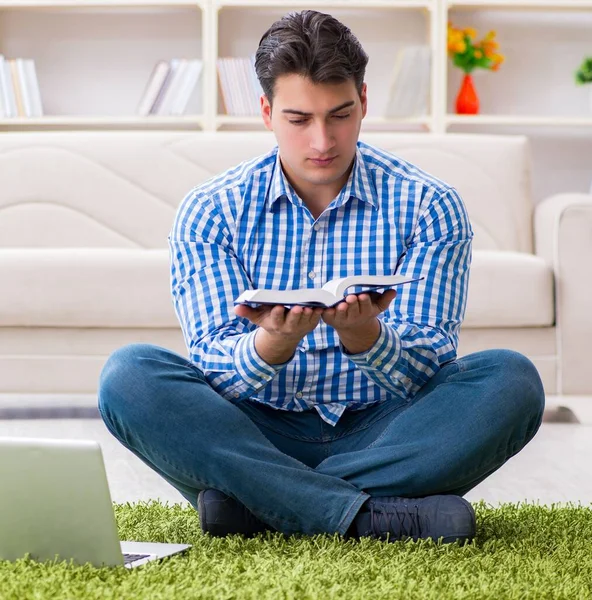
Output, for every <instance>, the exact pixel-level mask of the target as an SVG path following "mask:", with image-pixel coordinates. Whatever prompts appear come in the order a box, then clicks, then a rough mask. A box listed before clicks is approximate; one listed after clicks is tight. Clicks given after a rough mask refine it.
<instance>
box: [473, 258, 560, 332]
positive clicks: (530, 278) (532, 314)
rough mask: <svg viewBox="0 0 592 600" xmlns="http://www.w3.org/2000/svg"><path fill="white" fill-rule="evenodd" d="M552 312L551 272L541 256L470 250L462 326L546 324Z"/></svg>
mask: <svg viewBox="0 0 592 600" xmlns="http://www.w3.org/2000/svg"><path fill="white" fill-rule="evenodd" d="M554 313H555V308H554V278H553V271H552V270H551V268H550V267H549V265H548V264H547V263H546V262H545V261H544V260H543V259H542V258H540V257H538V256H534V255H532V254H526V253H522V252H498V251H490V250H475V251H474V252H473V261H472V266H471V276H470V278H469V292H468V298H467V312H466V316H465V321H464V327H545V326H550V325H553V324H554V321H555V317H554Z"/></svg>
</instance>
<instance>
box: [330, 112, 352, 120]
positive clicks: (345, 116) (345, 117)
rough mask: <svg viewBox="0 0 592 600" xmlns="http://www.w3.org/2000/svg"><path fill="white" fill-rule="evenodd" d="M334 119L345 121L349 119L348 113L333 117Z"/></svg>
mask: <svg viewBox="0 0 592 600" xmlns="http://www.w3.org/2000/svg"><path fill="white" fill-rule="evenodd" d="M333 116H334V117H335V118H336V119H347V118H349V113H348V114H347V115H333Z"/></svg>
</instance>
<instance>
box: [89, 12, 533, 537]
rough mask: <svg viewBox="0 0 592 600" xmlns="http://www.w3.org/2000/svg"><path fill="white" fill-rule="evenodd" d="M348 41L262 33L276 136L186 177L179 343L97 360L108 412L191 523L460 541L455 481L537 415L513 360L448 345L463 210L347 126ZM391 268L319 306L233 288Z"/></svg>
mask: <svg viewBox="0 0 592 600" xmlns="http://www.w3.org/2000/svg"><path fill="white" fill-rule="evenodd" d="M367 60H368V58H367V56H366V54H365V53H364V51H363V49H362V48H361V46H360V44H359V42H358V41H357V39H356V38H355V37H354V36H353V34H352V33H351V31H350V30H349V29H347V28H346V27H345V26H344V25H342V24H341V23H340V22H338V21H337V20H335V19H334V18H332V17H331V16H329V15H326V14H322V13H318V12H315V11H303V12H300V13H292V14H290V15H288V16H286V17H284V18H283V19H281V20H279V21H278V22H276V23H274V24H273V25H272V27H271V28H270V29H269V30H268V31H267V32H266V33H265V35H264V36H263V38H262V39H261V42H260V45H259V48H258V51H257V55H256V70H257V75H258V78H259V80H260V82H261V85H262V88H263V90H264V95H263V96H262V99H261V113H262V117H263V120H264V123H265V126H266V127H267V128H268V129H269V130H272V131H273V132H274V134H275V137H276V140H277V144H278V147H277V148H275V149H274V150H273V151H272V152H270V153H269V154H267V155H265V156H263V157H259V158H255V159H253V160H251V161H248V162H246V163H243V164H241V165H239V166H238V167H236V168H234V169H231V170H230V171H228V172H226V173H224V174H222V175H220V176H218V177H216V178H214V179H212V180H210V181H208V182H206V183H204V184H203V185H201V186H198V187H197V188H195V189H194V190H192V191H191V192H190V193H189V194H188V195H187V197H186V198H185V199H184V201H183V202H182V204H181V206H180V208H179V211H178V213H177V217H176V220H175V223H174V226H173V229H172V232H171V235H170V238H169V242H170V251H171V261H172V293H173V298H174V303H175V307H176V310H177V314H178V317H179V320H180V323H181V326H182V329H183V332H184V336H185V340H186V343H187V346H188V349H189V359H185V358H183V357H181V356H178V355H176V354H173V353H172V352H169V351H168V350H165V349H162V348H158V347H154V346H149V345H140V344H138V345H132V346H127V347H125V348H122V349H120V350H118V351H117V352H115V353H114V355H113V356H112V357H111V358H110V359H109V361H108V362H107V364H106V366H105V368H104V370H103V373H102V377H101V383H100V395H99V406H100V410H101V413H102V415H103V418H104V421H105V423H106V425H107V427H108V428H109V430H110V431H111V432H112V433H113V434H114V435H115V436H116V437H117V438H118V439H119V440H120V441H121V442H122V443H123V444H124V445H125V446H126V447H127V448H129V449H130V450H131V451H132V452H134V453H135V454H136V455H137V456H139V457H140V458H141V459H142V460H143V461H144V462H146V463H147V464H148V465H149V466H150V467H152V468H153V469H154V470H155V471H157V472H158V473H160V474H161V475H162V476H163V477H164V478H165V479H166V480H167V481H169V482H170V483H171V484H172V485H173V486H175V487H176V488H177V489H178V490H179V491H180V492H181V494H183V496H184V497H185V498H187V500H188V501H189V502H190V503H191V504H193V506H195V507H196V508H198V510H199V513H200V522H201V525H202V528H203V530H204V531H205V532H209V533H210V534H212V535H227V534H230V533H242V534H245V535H250V534H254V533H257V532H259V531H263V530H265V529H272V530H277V531H280V532H283V533H284V534H292V533H304V534H316V533H323V532H326V533H335V532H338V533H340V534H342V535H344V536H348V537H349V536H352V537H356V538H359V537H363V536H373V537H377V538H380V539H389V540H396V539H403V538H413V539H419V538H432V539H434V540H438V539H440V540H441V541H443V542H451V541H460V542H464V541H467V540H470V539H472V538H473V536H474V534H475V516H474V511H473V509H472V507H471V505H470V504H469V503H468V502H467V501H466V500H465V499H463V498H462V496H463V495H464V494H465V493H466V492H467V491H468V490H470V489H471V488H473V487H474V486H476V485H477V484H478V483H479V482H480V481H482V480H483V479H484V478H485V477H487V476H488V475H490V474H491V473H493V472H494V471H495V470H496V469H498V468H499V467H500V466H501V465H502V464H503V463H504V462H505V461H507V460H508V459H509V458H510V457H511V456H512V455H514V454H516V453H517V452H518V451H519V450H520V449H521V448H522V447H523V446H524V445H525V444H526V443H528V441H530V439H531V438H532V437H533V436H534V434H535V433H536V431H537V429H538V427H539V425H540V423H541V419H542V413H543V405H544V394H543V389H542V385H541V381H540V378H539V376H538V374H537V371H536V369H535V368H534V366H533V365H532V363H531V362H530V361H529V360H528V359H526V358H525V357H523V356H522V355H520V354H517V353H515V352H511V351H507V350H492V351H485V352H479V353H476V354H473V355H469V356H466V357H463V358H461V359H457V358H456V347H457V337H458V331H459V327H460V325H461V322H462V319H463V317H464V311H465V299H466V290H467V284H468V277H469V264H470V254H471V239H472V231H471V227H470V224H469V220H468V217H467V214H466V211H465V208H464V206H463V203H462V201H461V199H460V197H459V196H458V194H457V192H456V191H455V190H454V189H453V188H451V187H450V186H448V185H447V184H445V183H443V182H441V181H439V180H437V179H435V178H434V177H431V176H430V175H428V174H427V173H425V172H423V171H421V170H420V169H418V168H416V167H415V166H413V165H411V164H409V163H407V162H405V161H402V160H400V159H398V158H396V157H395V156H392V155H390V154H388V153H386V152H383V151H381V150H379V149H377V148H374V147H371V146H368V145H366V144H363V143H361V142H359V141H358V135H359V131H360V125H361V122H362V119H363V118H364V116H365V114H366V106H367V89H366V85H365V83H364V71H365V67H366V63H367ZM395 272H396V273H400V274H404V275H414V276H422V277H423V280H422V281H420V282H419V283H412V284H409V285H406V286H402V287H401V288H400V290H399V292H398V294H396V293H395V291H393V290H388V291H384V292H383V293H381V294H378V293H372V294H370V293H363V294H360V295H357V296H356V295H348V296H347V297H346V298H345V300H344V301H343V302H341V303H340V304H338V305H337V306H336V307H335V308H330V309H325V310H322V309H320V308H315V309H314V310H313V309H311V308H302V307H299V306H295V307H292V308H290V309H286V308H284V307H283V306H274V307H259V308H252V307H248V306H244V305H241V306H236V307H235V306H234V300H235V299H236V298H237V297H238V296H239V295H240V294H241V292H243V291H244V290H245V289H251V288H280V289H285V288H299V287H320V286H321V285H322V284H323V283H324V282H326V281H328V280H330V279H334V278H337V277H345V276H348V275H357V274H393V273H395Z"/></svg>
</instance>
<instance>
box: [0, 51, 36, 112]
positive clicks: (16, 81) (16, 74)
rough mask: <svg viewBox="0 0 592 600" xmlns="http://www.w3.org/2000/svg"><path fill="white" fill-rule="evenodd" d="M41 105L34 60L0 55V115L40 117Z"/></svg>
mask: <svg viewBox="0 0 592 600" xmlns="http://www.w3.org/2000/svg"><path fill="white" fill-rule="evenodd" d="M41 116H43V106H42V104H41V93H40V90H39V81H38V79H37V71H36V69H35V61H34V60H33V59H30V58H11V59H8V58H6V57H4V56H2V55H0V117H1V118H4V119H10V118H14V117H41Z"/></svg>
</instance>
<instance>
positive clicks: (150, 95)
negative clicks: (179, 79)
mask: <svg viewBox="0 0 592 600" xmlns="http://www.w3.org/2000/svg"><path fill="white" fill-rule="evenodd" d="M170 68H171V67H170V65H169V63H168V62H167V61H166V60H159V61H158V62H157V63H156V64H155V65H154V68H153V69H152V73H151V74H150V78H149V79H148V83H147V84H146V87H145V88H144V91H143V92H142V96H141V98H140V102H139V103H138V107H137V108H136V114H137V115H139V116H141V117H145V116H147V115H149V114H150V110H151V109H152V106H153V105H154V103H155V102H156V99H157V98H158V94H159V93H160V90H161V88H162V86H163V84H164V82H165V81H166V78H167V75H168V74H169V70H170Z"/></svg>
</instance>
